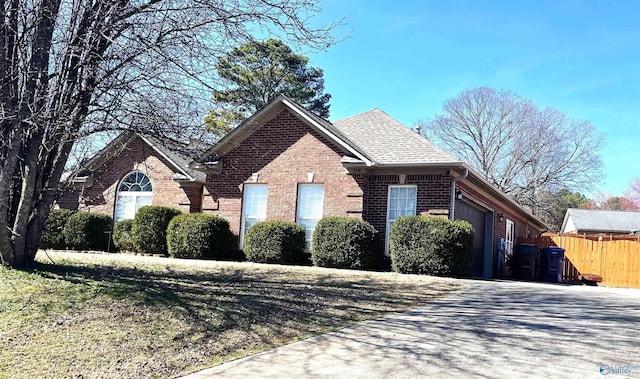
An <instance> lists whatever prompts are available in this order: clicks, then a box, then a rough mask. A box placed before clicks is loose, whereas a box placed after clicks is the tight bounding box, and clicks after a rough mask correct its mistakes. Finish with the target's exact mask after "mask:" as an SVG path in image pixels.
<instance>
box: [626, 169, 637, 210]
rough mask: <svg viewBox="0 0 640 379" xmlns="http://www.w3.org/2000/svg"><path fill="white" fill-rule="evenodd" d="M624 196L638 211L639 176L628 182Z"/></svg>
mask: <svg viewBox="0 0 640 379" xmlns="http://www.w3.org/2000/svg"><path fill="white" fill-rule="evenodd" d="M624 196H625V197H626V198H627V199H629V200H630V201H631V202H632V203H633V204H634V205H635V206H636V208H637V209H640V176H638V177H636V178H633V179H632V180H631V181H630V182H629V187H628V188H627V191H626V192H625V193H624Z"/></svg>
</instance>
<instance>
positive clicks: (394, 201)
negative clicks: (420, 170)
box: [385, 185, 418, 253]
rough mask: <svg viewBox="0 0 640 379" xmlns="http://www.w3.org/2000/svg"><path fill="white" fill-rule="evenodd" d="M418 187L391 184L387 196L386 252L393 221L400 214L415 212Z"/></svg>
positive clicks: (405, 214) (408, 214)
mask: <svg viewBox="0 0 640 379" xmlns="http://www.w3.org/2000/svg"><path fill="white" fill-rule="evenodd" d="M417 195H418V187H417V186H415V185H391V186H389V196H388V198H387V233H386V234H387V235H386V249H385V250H386V252H387V253H388V252H389V234H390V232H391V225H392V224H393V222H394V221H395V220H396V219H398V217H402V216H414V215H415V214H416V199H417Z"/></svg>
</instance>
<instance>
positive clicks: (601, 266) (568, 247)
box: [518, 233, 640, 288]
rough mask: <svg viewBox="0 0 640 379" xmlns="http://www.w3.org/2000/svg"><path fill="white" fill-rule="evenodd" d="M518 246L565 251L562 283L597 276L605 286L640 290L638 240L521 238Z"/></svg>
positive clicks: (572, 236)
mask: <svg viewBox="0 0 640 379" xmlns="http://www.w3.org/2000/svg"><path fill="white" fill-rule="evenodd" d="M518 243H523V244H533V245H536V246H538V247H540V248H542V247H547V246H559V247H561V248H563V249H565V261H564V269H563V272H562V278H563V280H564V281H568V282H571V281H577V280H578V275H579V274H596V275H600V276H601V277H602V285H605V286H610V287H628V288H640V236H629V235H621V236H617V235H589V234H549V233H545V234H544V235H543V236H542V237H540V238H520V239H518Z"/></svg>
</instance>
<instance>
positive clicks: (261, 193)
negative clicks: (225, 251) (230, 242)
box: [240, 184, 267, 248]
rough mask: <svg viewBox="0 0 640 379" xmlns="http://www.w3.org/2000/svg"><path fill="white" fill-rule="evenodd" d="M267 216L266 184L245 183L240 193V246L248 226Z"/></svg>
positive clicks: (242, 244)
mask: <svg viewBox="0 0 640 379" xmlns="http://www.w3.org/2000/svg"><path fill="white" fill-rule="evenodd" d="M266 218H267V185H266V184H245V185H244V191H243V194H242V220H241V225H240V229H241V230H240V248H242V247H243V246H244V235H245V233H247V230H249V228H250V227H251V226H252V225H253V224H255V223H257V222H260V221H264V220H266Z"/></svg>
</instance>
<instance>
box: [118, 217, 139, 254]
mask: <svg viewBox="0 0 640 379" xmlns="http://www.w3.org/2000/svg"><path fill="white" fill-rule="evenodd" d="M132 228H133V220H120V221H118V222H117V223H116V225H115V226H114V227H113V244H114V245H115V246H116V247H117V248H118V249H120V250H124V251H135V245H134V244H133V237H132V236H131V229H132Z"/></svg>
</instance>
